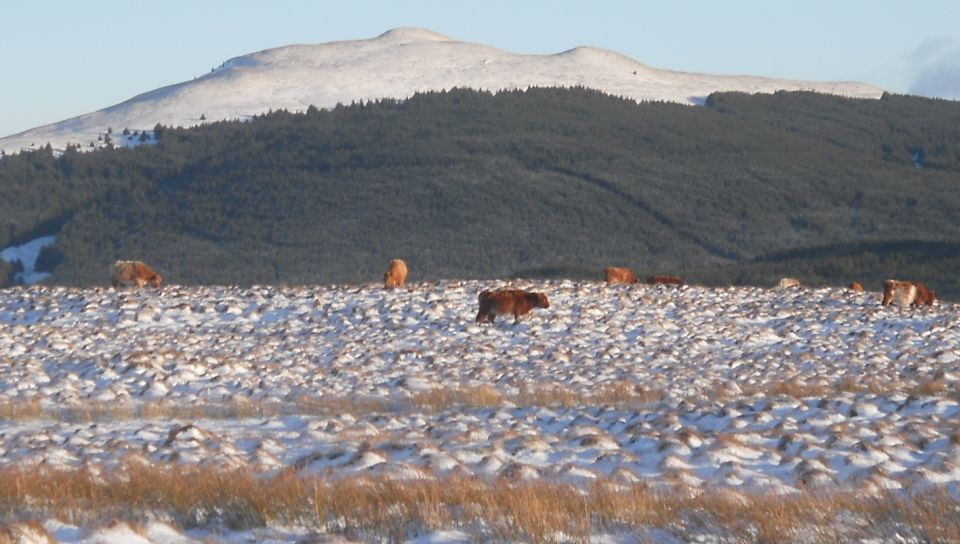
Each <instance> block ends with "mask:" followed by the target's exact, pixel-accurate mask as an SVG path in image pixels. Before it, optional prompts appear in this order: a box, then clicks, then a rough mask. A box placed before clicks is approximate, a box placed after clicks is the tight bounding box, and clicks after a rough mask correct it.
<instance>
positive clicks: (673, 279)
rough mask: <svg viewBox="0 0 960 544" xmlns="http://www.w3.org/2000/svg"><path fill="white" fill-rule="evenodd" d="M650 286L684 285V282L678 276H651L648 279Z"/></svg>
mask: <svg viewBox="0 0 960 544" xmlns="http://www.w3.org/2000/svg"><path fill="white" fill-rule="evenodd" d="M647 283H649V284H650V285H683V280H681V279H680V278H678V277H677V276H650V277H649V278H647Z"/></svg>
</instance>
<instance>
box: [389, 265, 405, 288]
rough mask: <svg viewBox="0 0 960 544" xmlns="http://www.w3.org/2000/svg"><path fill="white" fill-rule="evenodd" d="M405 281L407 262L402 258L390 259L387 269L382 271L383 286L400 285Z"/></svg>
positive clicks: (392, 286)
mask: <svg viewBox="0 0 960 544" xmlns="http://www.w3.org/2000/svg"><path fill="white" fill-rule="evenodd" d="M405 281H407V263H405V262H403V260H402V259H394V260H392V261H390V265H389V266H388V267H387V271H386V272H384V273H383V286H384V287H386V288H388V289H392V288H394V287H402V286H403V282H405Z"/></svg>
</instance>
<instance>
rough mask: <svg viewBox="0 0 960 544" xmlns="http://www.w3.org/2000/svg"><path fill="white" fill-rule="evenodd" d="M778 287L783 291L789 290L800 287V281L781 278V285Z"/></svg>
mask: <svg viewBox="0 0 960 544" xmlns="http://www.w3.org/2000/svg"><path fill="white" fill-rule="evenodd" d="M777 287H779V288H781V289H789V288H791V287H800V280H798V279H797V278H780V283H778V284H777Z"/></svg>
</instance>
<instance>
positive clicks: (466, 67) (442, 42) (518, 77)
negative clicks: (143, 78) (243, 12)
mask: <svg viewBox="0 0 960 544" xmlns="http://www.w3.org/2000/svg"><path fill="white" fill-rule="evenodd" d="M576 85H579V86H584V87H588V88H592V89H598V90H601V91H604V92H607V93H610V94H612V95H618V96H624V97H629V98H632V99H635V100H664V101H671V102H681V103H691V104H699V103H702V101H703V99H704V98H705V97H706V96H707V95H709V94H710V93H711V92H714V91H744V92H749V93H756V92H774V91H777V90H781V89H785V90H801V89H802V90H814V91H818V92H824V93H831V94H838V95H844V96H851V97H862V98H878V97H879V96H880V95H881V94H882V92H883V91H882V89H880V88H877V87H874V86H871V85H866V84H862V83H855V82H820V83H817V82H807V81H790V80H782V79H768V78H762V77H746V76H714V75H704V74H692V73H683V72H673V71H669V70H658V69H655V68H650V67H648V66H645V65H643V64H640V63H639V62H637V61H635V60H633V59H630V58H628V57H625V56H623V55H620V54H617V53H614V52H612V51H608V50H604V49H597V48H593V47H577V48H575V49H570V50H568V51H564V52H562V53H557V54H555V55H517V54H513V53H508V52H505V51H501V50H499V49H496V48H493V47H489V46H486V45H481V44H474V43H465V42H460V41H456V40H452V39H450V38H447V37H445V36H442V35H440V34H436V33H434V32H430V31H427V30H421V29H414V28H399V29H395V30H391V31H389V32H386V33H384V34H382V35H380V36H378V37H376V38H373V39H368V40H357V41H344V42H333V43H325V44H319V45H291V46H288V47H280V48H276V49H268V50H266V51H261V52H259V53H253V54H250V55H245V56H242V57H236V58H234V59H231V60H228V61H227V62H225V63H223V65H222V66H220V67H219V68H218V69H216V70H214V71H212V72H210V73H208V74H206V75H204V76H202V77H199V78H196V79H194V80H192V81H187V82H183V83H178V84H175V85H170V86H168V87H163V88H160V89H156V90H154V91H150V92H147V93H144V94H141V95H139V96H136V97H134V98H131V99H130V100H127V101H126V102H123V103H120V104H117V105H115V106H111V107H109V108H106V109H103V110H100V111H96V112H93V113H89V114H87V115H81V116H79V117H74V118H72V119H68V120H66V121H61V122H59V123H54V124H51V125H46V126H43V127H38V128H35V129H31V130H28V131H25V132H22V133H20V134H16V135H13V136H9V137H6V138H2V139H0V149H2V150H4V151H6V152H7V153H12V152H17V151H20V150H21V149H26V148H31V147H33V146H42V145H45V144H46V143H48V142H49V143H50V144H51V145H52V146H53V147H54V148H55V149H61V148H63V147H65V146H66V145H67V144H70V143H73V144H79V145H80V146H81V147H82V148H87V149H88V148H89V146H90V144H91V143H92V144H94V145H95V146H96V145H102V142H98V136H101V137H102V136H103V135H104V134H105V133H106V131H107V129H108V128H112V129H113V131H114V133H113V135H112V138H113V140H114V144H118V143H121V144H127V143H130V142H125V141H119V140H120V138H119V132H120V131H121V130H122V129H124V128H128V129H130V130H131V131H133V130H144V129H147V130H149V129H152V128H153V127H154V126H155V125H156V124H157V123H160V124H163V125H165V126H192V125H196V124H198V123H202V122H204V120H206V121H216V120H223V119H247V118H249V117H251V116H253V115H256V114H260V113H264V112H266V111H268V110H271V109H273V110H276V109H287V110H290V111H302V110H305V109H306V108H307V107H308V106H310V105H314V106H316V107H318V108H330V107H333V106H335V105H337V104H338V103H344V104H349V103H350V102H353V101H361V100H368V99H377V98H391V97H392V98H406V97H409V96H411V95H412V94H414V93H416V92H419V91H429V90H442V89H450V88H452V87H469V88H474V89H486V90H491V91H495V90H500V89H515V88H521V89H523V88H527V87H533V86H541V87H548V86H549V87H557V86H561V87H567V86H576ZM131 142H134V140H132V139H131ZM134 143H135V142H134Z"/></svg>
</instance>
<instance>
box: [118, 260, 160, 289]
mask: <svg viewBox="0 0 960 544" xmlns="http://www.w3.org/2000/svg"><path fill="white" fill-rule="evenodd" d="M148 283H149V284H152V285H153V286H154V287H156V288H157V289H159V288H160V274H157V273H156V272H154V271H153V270H152V269H151V268H150V267H149V266H147V265H146V264H144V263H143V261H117V262H115V263H113V269H112V270H111V272H110V285H112V286H113V287H120V286H123V287H133V286H137V287H143V286H144V285H146V284H148Z"/></svg>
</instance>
